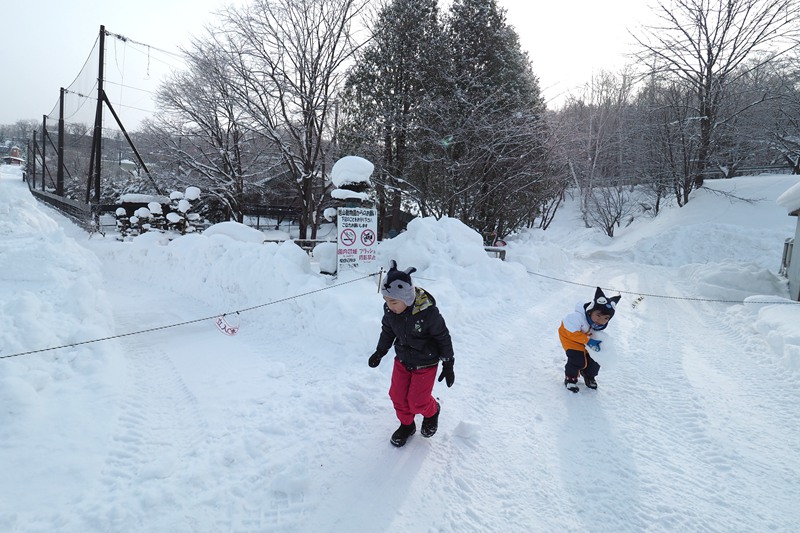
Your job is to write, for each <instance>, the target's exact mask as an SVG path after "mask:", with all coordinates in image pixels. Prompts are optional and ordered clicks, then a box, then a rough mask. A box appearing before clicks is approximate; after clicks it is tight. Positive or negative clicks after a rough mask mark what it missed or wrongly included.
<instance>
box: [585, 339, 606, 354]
mask: <svg viewBox="0 0 800 533" xmlns="http://www.w3.org/2000/svg"><path fill="white" fill-rule="evenodd" d="M601 342H603V341H599V340H597V339H589V342H587V343H586V346H587V347H589V348H591V349H592V350H594V351H595V352H599V351H600V343H601Z"/></svg>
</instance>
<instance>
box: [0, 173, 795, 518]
mask: <svg viewBox="0 0 800 533" xmlns="http://www.w3.org/2000/svg"><path fill="white" fill-rule="evenodd" d="M2 185H6V186H7V187H8V186H10V185H8V184H5V183H2ZM39 209H40V210H41V212H37V213H34V214H32V215H31V216H46V217H50V218H52V219H53V220H56V221H57V222H58V224H59V225H60V226H61V227H62V228H63V231H64V232H65V233H66V234H67V235H68V236H69V238H72V239H74V240H75V242H77V243H78V244H79V245H80V246H81V247H83V248H82V251H81V252H80V254H82V255H85V257H86V258H88V259H87V261H90V262H97V261H98V260H99V264H100V265H101V267H100V270H99V272H100V276H101V277H102V279H97V280H92V287H94V288H95V289H97V290H98V298H101V297H102V299H104V300H105V301H107V302H108V303H109V305H110V309H112V310H113V311H112V312H111V313H112V314H113V323H114V329H115V333H116V334H120V335H121V334H125V333H130V332H133V331H140V330H144V329H148V328H153V327H159V326H164V325H168V324H175V323H181V322H184V321H191V320H193V319H196V318H200V317H205V316H213V315H214V314H215V313H219V312H226V311H231V310H234V309H238V308H244V307H247V306H248V305H254V304H261V303H264V302H265V301H269V300H277V299H279V298H278V297H277V296H275V295H273V294H272V293H270V294H269V295H267V296H265V295H264V293H262V292H261V291H262V290H263V289H264V287H267V286H268V287H272V286H283V289H281V290H283V291H284V292H283V293H282V294H300V293H304V292H307V291H308V290H311V289H317V288H320V287H325V286H326V285H327V286H329V287H330V290H326V291H323V292H321V293H318V294H315V295H313V296H308V297H303V298H300V299H297V300H289V301H287V302H284V303H281V304H280V305H276V306H271V307H267V308H264V309H260V310H256V311H253V312H251V313H245V314H243V315H242V316H241V318H240V320H241V330H240V332H239V334H237V335H236V336H234V337H228V336H225V335H222V334H221V333H220V332H218V331H217V330H216V328H215V327H214V324H213V322H211V321H205V322H198V323H193V324H189V325H186V326H181V327H178V328H173V329H166V330H161V331H157V332H151V333H146V334H141V335H133V336H126V337H122V338H120V339H116V340H114V341H110V343H109V344H108V345H107V348H108V350H116V351H119V353H121V354H122V361H123V363H124V365H123V367H124V368H122V369H121V370H120V375H121V376H122V377H121V378H120V379H119V380H118V381H117V382H116V385H117V389H116V392H115V395H114V396H104V398H106V399H107V403H108V405H106V406H98V407H104V408H105V409H108V410H112V411H113V416H106V415H105V414H104V416H103V417H101V418H99V419H98V421H97V422H96V423H94V421H93V420H92V417H93V412H92V411H87V412H84V413H80V412H78V413H75V412H72V411H67V410H65V411H64V415H65V416H67V417H68V420H70V422H71V423H72V424H73V425H78V426H86V427H87V428H91V429H92V435H93V436H94V435H97V434H99V435H101V438H92V439H91V442H90V441H88V440H87V442H86V443H79V444H78V447H79V448H84V447H85V449H77V450H76V449H74V448H69V449H67V448H66V446H67V444H64V446H65V449H64V450H63V451H62V452H61V453H60V454H59V453H58V452H55V453H54V452H53V451H52V450H53V446H56V448H55V449H56V450H58V448H57V445H58V443H57V442H56V443H48V446H50V448H48V449H49V450H50V452H49V453H48V454H47V455H41V456H39V457H36V455H35V447H36V445H37V443H36V442H28V443H25V442H20V441H19V439H20V437H17V435H23V436H24V435H25V433H24V431H22V430H20V432H19V434H17V433H13V434H11V435H10V436H9V434H8V432H6V433H7V434H6V436H5V437H4V439H0V448H1V449H0V452H3V456H6V457H8V456H14V457H17V456H18V455H22V454H20V453H18V450H19V449H20V448H21V447H23V446H28V447H32V448H31V450H30V451H28V452H26V454H25V457H32V458H33V459H32V460H36V461H38V462H39V463H41V467H42V468H46V467H47V465H48V461H62V462H64V463H68V462H69V461H70V458H71V457H72V455H73V454H81V456H84V455H88V456H90V457H92V458H93V459H94V460H93V461H92V462H91V463H88V462H87V464H85V465H84V468H83V469H82V470H81V471H80V472H81V475H80V476H76V477H75V479H76V481H74V482H73V483H72V484H68V483H67V484H66V485H62V487H63V491H65V492H66V493H68V496H67V497H63V498H61V497H53V491H52V490H51V491H47V490H44V489H45V488H47V487H48V486H49V485H48V479H47V477H46V476H24V475H20V474H21V473H22V472H23V470H22V469H24V468H25V467H24V466H20V465H19V464H18V463H13V464H9V465H4V470H6V471H9V472H10V473H11V475H13V479H15V483H16V485H15V492H14V493H13V494H12V493H11V492H10V491H9V493H8V494H3V498H2V502H3V503H2V504H0V505H2V507H0V510H2V512H0V525H2V526H3V529H4V530H9V531H26V532H27V531H75V532H78V531H80V532H85V531H126V532H139V531H140V532H151V531H187V532H188V531H191V532H206V531H207V532H216V531H265V532H266V531H270V532H298V531H304V532H315V533H316V532H320V531H330V532H350V531H376V532H383V531H386V532H406V531H437V532H459V533H460V532H485V531H503V532H506V531H509V532H528V531H554V530H561V529H570V530H574V531H593V532H594V531H609V532H612V531H613V532H619V531H631V532H634V531H642V530H648V531H763V530H767V531H786V532H788V531H794V530H795V528H796V525H797V524H798V523H800V510H798V507H797V506H796V504H795V502H796V501H797V499H798V497H800V485H799V483H800V481H798V480H800V466H798V465H799V462H798V450H800V422H798V419H797V417H796V416H795V412H794V411H795V410H796V406H797V405H798V401H799V400H800V393H798V390H800V388H798V374H797V372H793V371H791V370H787V368H786V367H785V366H782V363H781V361H779V360H778V358H776V357H775V355H774V351H773V350H772V348H771V347H770V346H769V345H768V344H767V341H766V339H765V337H764V336H763V335H760V334H758V333H757V332H756V331H755V330H754V329H753V328H752V327H750V324H749V322H748V317H750V316H751V315H750V314H747V313H744V312H741V311H740V310H741V309H742V306H736V305H732V304H727V303H715V302H703V301H695V300H683V299H680V297H681V296H683V295H693V296H694V295H699V296H703V295H706V296H713V295H712V294H711V293H710V292H709V288H708V280H709V274H707V273H705V271H703V270H702V269H703V268H707V269H708V270H713V271H714V272H717V271H719V270H724V265H709V266H706V267H704V266H693V267H675V266H672V265H656V264H652V263H647V262H639V261H636V260H631V258H632V257H633V258H634V259H635V258H636V257H638V256H637V255H636V254H635V253H633V254H627V255H626V254H616V253H615V254H611V253H598V252H595V251H593V250H590V249H578V250H574V253H572V254H571V255H565V257H567V259H568V260H567V261H566V262H565V261H560V260H558V254H554V253H549V252H548V251H547V250H545V251H543V252H541V256H542V257H544V258H546V259H542V262H541V268H540V269H530V271H531V273H526V272H525V267H522V266H521V264H520V263H519V262H516V261H517V259H519V260H521V261H522V262H523V263H526V261H525V260H524V255H525V254H524V253H523V251H522V246H523V244H524V243H523V244H520V247H518V248H514V247H511V248H510V250H509V261H508V262H507V263H502V262H500V261H496V260H492V261H488V262H485V261H483V260H482V261H481V262H480V263H479V264H478V265H477V266H471V267H469V268H467V267H462V266H461V263H459V262H463V263H465V264H468V265H469V261H468V260H467V259H464V258H463V257H462V256H460V255H458V254H459V253H460V252H459V251H457V250H455V248H456V247H457V246H456V245H459V246H460V245H461V244H463V243H461V242H460V240H459V239H460V238H461V237H460V234H456V235H455V236H453V235H451V234H448V235H445V236H444V237H441V235H438V234H437V233H436V232H437V231H438V230H439V226H437V225H436V223H431V224H432V225H431V227H430V228H428V229H426V231H427V233H426V236H427V237H428V238H432V239H434V240H435V243H434V244H431V243H430V242H428V241H419V242H414V243H412V244H413V248H415V249H424V250H426V253H430V254H431V255H432V256H433V257H435V258H438V256H437V254H442V253H444V252H442V250H449V251H447V253H449V254H451V255H450V256H449V257H451V258H454V259H451V261H450V262H447V261H439V260H438V259H436V260H432V261H431V262H430V263H429V264H428V265H427V267H428V268H427V269H426V270H425V271H423V273H422V274H421V275H419V276H418V278H417V282H418V284H419V285H421V286H424V287H426V288H428V289H429V290H430V291H431V292H432V293H433V294H434V295H435V296H436V298H437V300H438V302H439V305H440V307H441V309H442V313H443V315H444V316H445V318H446V320H447V322H448V325H449V327H450V329H451V333H452V335H453V339H454V345H455V347H456V366H455V372H456V383H455V385H454V386H453V387H452V388H451V389H447V388H446V387H444V386H442V385H441V384H437V386H436V389H435V391H434V393H435V394H436V395H437V396H438V397H439V398H440V399H441V402H442V415H441V418H440V426H439V432H438V433H437V434H436V435H435V436H434V437H433V438H431V439H424V438H422V437H421V436H420V435H419V433H417V434H416V435H414V436H413V437H412V438H411V439H410V440H409V443H408V444H407V445H406V446H405V447H404V448H401V449H396V448H394V447H392V446H391V445H390V444H389V441H388V439H389V435H390V434H391V432H392V431H393V430H394V429H395V428H396V425H397V421H396V419H395V417H394V413H393V410H392V406H391V402H390V400H389V398H388V395H387V390H388V386H389V377H390V372H391V364H390V363H391V361H390V359H389V358H387V359H385V360H384V361H383V363H382V364H381V365H380V366H379V367H378V368H377V369H371V368H369V367H368V366H367V363H366V361H367V358H368V356H369V354H370V353H371V352H372V350H373V349H374V346H375V343H376V341H377V337H378V333H379V322H380V313H381V300H380V297H379V296H378V295H377V294H376V290H375V289H376V287H375V278H369V279H365V280H361V281H357V282H355V283H352V284H349V285H346V286H340V287H334V286H333V285H334V284H335V283H336V281H334V280H323V281H319V279H318V277H317V276H316V275H315V274H313V273H301V274H292V275H288V274H287V275H286V276H285V277H284V276H281V275H280V274H281V272H282V271H281V270H280V268H284V267H276V266H274V265H275V264H278V265H284V266H285V268H286V269H295V268H297V265H298V264H299V265H301V266H302V261H304V260H305V258H304V256H303V253H302V252H300V251H297V252H298V253H297V255H296V254H295V253H294V252H295V251H293V250H292V249H290V248H288V247H284V248H279V249H265V248H266V247H262V248H264V249H262V248H259V249H258V250H259V251H258V252H257V253H258V254H267V255H259V256H257V257H256V259H257V260H256V259H254V257H255V256H253V257H251V256H250V255H248V254H250V253H251V252H250V251H249V250H250V248H247V247H244V246H243V247H242V248H241V251H239V252H238V253H239V254H240V255H235V254H232V253H231V251H230V248H231V247H232V245H225V246H227V248H223V247H222V246H223V245H222V244H220V243H223V241H222V240H216V241H214V243H212V244H213V246H216V248H214V247H209V248H203V247H202V246H206V245H205V244H203V245H202V246H200V245H198V243H201V241H202V239H203V238H202V237H197V236H195V237H192V238H191V239H187V240H186V241H185V242H184V244H182V245H181V246H174V245H170V246H169V247H164V246H161V245H158V244H152V246H151V247H148V246H143V245H141V244H140V245H131V244H130V243H124V244H123V243H116V242H114V241H113V239H110V238H107V239H98V238H97V237H96V236H94V237H92V238H91V239H89V238H87V235H86V234H85V233H84V232H82V231H80V230H78V229H77V228H75V227H74V226H73V225H72V224H71V223H70V222H69V221H67V220H66V219H64V218H63V217H60V216H59V215H58V214H56V213H54V212H52V211H51V210H49V209H46V208H39ZM412 233H413V232H409V234H412ZM445 233H446V232H445ZM741 233H743V232H742V231H738V233H737V234H741ZM412 237H413V235H412ZM412 237H409V238H412ZM437 239H438V240H437ZM202 242H203V243H204V242H205V241H202ZM452 242H455V243H456V244H455V245H453V248H450V249H448V246H449V245H451V244H452ZM187 243H193V245H194V246H196V248H193V247H192V246H189V245H188V244H187ZM448 243H450V244H448ZM209 246H210V245H209ZM251 246H252V245H251ZM530 246H535V245H534V244H530ZM546 246H550V247H552V244H546ZM730 246H731V247H732V248H733V247H735V246H736V244H735V243H733V244H731V245H730ZM31 247H32V248H33V247H34V246H33V245H31ZM454 250H455V251H454ZM402 252H403V251H402V250H400V251H398V253H402ZM405 253H410V252H405ZM564 253H565V254H566V252H564ZM737 253H740V249H737ZM403 257H408V256H406V255H403ZM515 258H517V259H515ZM415 260H417V261H419V259H418V258H415V257H414V256H413V255H412V256H411V258H409V259H408V260H407V261H401V266H403V267H405V266H406V263H407V262H409V263H411V262H414V261H415ZM548 261H549V262H548ZM484 263H485V264H484ZM417 264H420V263H417ZM220 265H221V266H220ZM22 266H23V268H24V267H25V266H26V265H22ZM420 266H421V265H420ZM273 268H274V270H273ZM687 268H688V269H689V270H690V271H689V272H687ZM692 269H694V270H692ZM301 270H302V268H301ZM475 270H477V274H475V276H474V277H470V276H471V274H470V273H471V272H473V271H475ZM538 271H544V272H546V273H547V274H549V275H551V276H555V277H559V278H562V279H564V280H567V281H568V282H569V283H565V282H560V281H556V280H553V279H548V278H542V277H540V276H537V275H536V273H537V272H538ZM494 272H496V274H495V273H494ZM748 279H749V278H748ZM340 281H341V280H340ZM576 284H583V285H576ZM595 285H601V286H603V287H604V288H605V289H609V290H613V289H618V290H623V291H627V292H626V293H625V294H623V299H622V301H621V303H620V306H619V308H618V312H617V315H616V316H615V317H614V319H613V320H612V321H611V325H610V326H609V329H608V331H607V336H606V339H605V341H604V343H603V351H601V352H600V353H599V354H596V359H597V360H598V361H599V362H600V363H601V365H602V370H601V373H600V375H599V376H598V382H599V390H597V391H589V390H586V389H585V388H582V390H581V392H580V393H578V394H572V393H569V392H567V391H566V390H565V389H564V387H563V384H562V379H563V362H564V357H563V352H562V349H561V346H560V344H559V343H558V339H557V334H556V329H557V327H558V324H559V322H560V320H561V318H562V317H563V316H564V315H565V314H566V313H567V312H569V311H570V310H571V309H572V308H573V306H574V305H575V303H577V302H578V301H585V300H587V299H588V298H589V297H590V295H591V294H592V293H593V290H594V289H593V288H594V286H595ZM88 287H89V286H88V285H87V286H85V287H83V288H84V289H88ZM628 292H630V293H634V294H629V293H628ZM636 293H642V294H648V295H668V296H673V297H675V298H658V297H651V296H646V297H645V298H644V299H642V300H640V301H637V300H636V296H635V294H636ZM234 302H235V303H237V304H238V305H235V304H234ZM634 304H635V305H634ZM753 305H759V304H753ZM786 312H787V313H789V312H795V310H794V309H790V308H789V306H787V307H786ZM34 347H38V346H34ZM82 356H85V355H79V356H78V357H82ZM29 357H39V356H38V355H33V356H29ZM8 361H12V360H6V362H5V363H3V364H7V363H8ZM13 361H16V360H13ZM45 361H47V359H45ZM0 362H2V361H0ZM3 368H10V367H3ZM0 377H2V375H0ZM4 383H9V382H7V381H6V382H4ZM62 394H65V395H69V394H70V390H69V389H67V388H63V389H62ZM65 399H66V398H65ZM48 408H49V409H56V406H49V407H48ZM100 412H102V413H105V412H106V411H105V410H101V411H100ZM9 416H13V415H9ZM93 423H94V425H93ZM11 429H12V430H14V431H16V430H17V428H16V427H15V426H14V427H11ZM11 437H13V438H11ZM15 442H17V444H16V445H15V444H14V443H15ZM95 448H96V449H97V450H96V451H95V450H94V449H95ZM9 452H10V453H9ZM90 452H91V453H90ZM62 479H64V478H62ZM4 487H5V486H4ZM18 495H25V497H24V498H23V497H21V496H18Z"/></svg>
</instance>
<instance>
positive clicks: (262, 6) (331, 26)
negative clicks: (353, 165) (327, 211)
mask: <svg viewBox="0 0 800 533" xmlns="http://www.w3.org/2000/svg"><path fill="white" fill-rule="evenodd" d="M366 4H367V0H254V1H253V2H252V3H251V4H250V5H249V6H246V7H242V8H230V9H229V10H228V11H227V12H226V13H225V16H224V33H221V34H220V35H219V36H218V39H220V42H222V40H223V39H224V40H225V41H224V42H222V47H223V48H224V49H226V50H227V51H228V53H229V54H230V57H231V65H232V68H233V69H234V70H235V74H236V77H237V79H238V80H241V84H240V85H237V86H236V87H235V90H236V91H237V92H238V96H239V98H240V101H241V103H242V105H244V106H246V108H247V110H248V113H249V114H250V116H251V117H252V118H253V121H254V124H253V132H255V133H256V134H258V135H262V136H264V137H265V138H266V139H267V140H268V141H269V142H270V143H271V144H272V145H273V146H274V148H275V149H276V152H277V153H279V154H280V158H281V161H282V164H283V165H284V167H285V169H286V171H287V172H288V173H289V174H290V175H291V176H292V178H293V180H294V183H295V185H296V194H297V199H298V203H299V204H300V206H299V207H300V209H301V216H300V237H301V238H307V237H308V229H309V227H310V228H311V236H310V238H312V239H313V238H316V231H317V224H316V222H317V220H318V218H319V216H320V212H321V209H322V205H323V204H322V196H323V194H324V192H325V188H326V184H325V176H326V173H327V168H328V165H329V164H330V162H331V161H330V156H331V153H330V152H331V150H333V149H334V146H335V131H336V125H335V120H336V98H337V96H338V93H339V91H340V89H341V87H342V86H343V82H344V73H345V68H346V67H347V64H348V61H350V60H351V58H352V57H353V54H354V53H355V51H356V50H357V48H358V45H357V43H356V42H355V40H354V29H353V28H354V23H355V22H356V21H357V19H358V17H359V16H361V14H362V13H363V11H364V9H365V6H366Z"/></svg>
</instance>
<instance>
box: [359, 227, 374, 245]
mask: <svg viewBox="0 0 800 533" xmlns="http://www.w3.org/2000/svg"><path fill="white" fill-rule="evenodd" d="M361 242H362V244H363V245H364V246H372V245H373V244H375V232H374V231H372V230H371V229H365V230H364V231H362V232H361Z"/></svg>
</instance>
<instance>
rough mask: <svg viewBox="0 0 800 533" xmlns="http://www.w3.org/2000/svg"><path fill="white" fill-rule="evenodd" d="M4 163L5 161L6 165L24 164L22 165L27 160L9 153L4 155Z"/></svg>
mask: <svg viewBox="0 0 800 533" xmlns="http://www.w3.org/2000/svg"><path fill="white" fill-rule="evenodd" d="M3 163H5V164H6V165H17V166H22V165H24V164H25V160H24V159H22V158H21V157H16V156H13V155H7V156H4V157H3Z"/></svg>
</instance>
